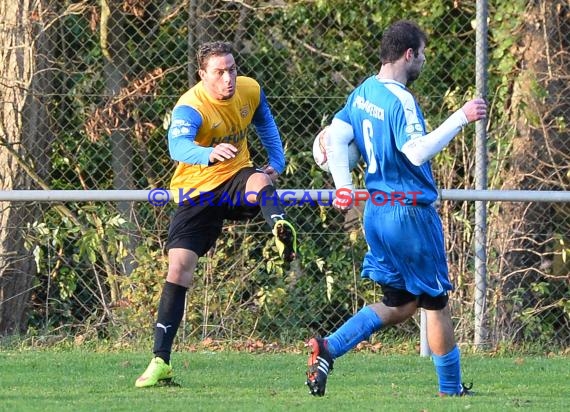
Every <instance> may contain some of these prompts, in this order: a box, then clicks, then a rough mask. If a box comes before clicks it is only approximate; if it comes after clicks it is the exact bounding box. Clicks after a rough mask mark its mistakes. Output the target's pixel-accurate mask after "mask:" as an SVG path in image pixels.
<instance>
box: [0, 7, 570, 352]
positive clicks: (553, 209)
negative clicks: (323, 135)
mask: <svg viewBox="0 0 570 412" xmlns="http://www.w3.org/2000/svg"><path fill="white" fill-rule="evenodd" d="M386 3H390V4H386ZM392 3H394V4H392ZM395 3H397V4H395ZM475 3H476V2H475V1H474V0H472V1H464V0H462V1H459V0H456V1H447V0H435V1H434V0H429V1H423V0H422V1H418V0H415V1H400V2H382V3H381V4H380V5H379V4H378V2H375V1H358V2H356V1H327V2H324V1H255V0H252V1H248V0H244V1H227V0H215V1H206V0H192V1H171V0H169V1H149V0H123V1H119V0H108V1H105V0H103V1H101V2H99V1H97V2H96V1H89V0H86V1H78V2H70V1H49V0H43V1H39V2H37V5H36V4H34V6H30V5H28V4H27V2H12V1H10V0H0V4H1V5H2V7H3V9H2V10H1V12H2V13H4V14H5V16H3V17H5V18H4V19H3V21H2V23H0V25H1V26H0V27H1V31H0V36H1V37H0V38H1V39H2V42H3V46H4V47H3V49H4V51H3V58H2V74H1V79H2V80H1V82H0V83H1V84H0V89H1V90H2V98H1V99H2V107H3V117H2V124H1V125H0V127H2V136H1V138H2V142H1V147H0V153H1V156H2V159H3V162H2V163H3V166H2V168H3V172H2V174H3V179H2V185H3V186H2V189H3V190H13V189H38V188H41V189H78V190H93V189H126V190H128V189H150V188H154V187H168V184H169V179H170V177H171V175H172V172H173V170H174V166H175V164H174V162H173V161H172V160H171V159H170V158H169V156H168V151H167V145H166V130H165V128H166V126H167V125H168V121H169V120H168V119H169V113H170V110H171V109H172V107H173V105H174V104H175V102H176V100H177V99H178V97H179V96H180V95H181V94H182V93H183V92H184V91H186V90H187V89H188V88H189V87H190V86H191V85H193V84H194V83H195V82H196V80H197V79H196V62H195V57H194V52H195V50H196V47H197V45H199V44H200V43H202V42H203V41H209V40H225V41H230V42H232V44H233V45H234V47H235V50H236V60H237V63H238V66H239V71H240V73H241V74H244V75H249V76H252V77H254V78H256V79H257V80H258V81H259V82H260V84H261V85H262V87H263V88H264V91H265V93H266V95H267V97H268V100H269V103H270V105H271V107H272V110H273V113H274V115H275V117H276V120H277V123H278V126H279V128H280V131H281V134H282V137H283V141H284V143H285V147H286V154H287V160H288V164H287V169H286V172H285V173H284V174H283V176H282V177H281V180H280V182H279V187H281V188H307V189H308V188H317V189H319V188H330V187H332V180H331V178H330V176H329V175H327V174H326V173H323V172H322V171H321V170H320V169H319V168H318V167H317V166H316V165H315V164H314V162H313V160H312V154H311V146H312V143H313V138H314V136H315V135H316V134H317V133H318V131H319V130H320V129H321V127H322V126H323V125H324V124H325V123H327V122H328V121H329V120H330V118H331V116H332V115H333V114H334V113H335V112H336V111H337V110H338V109H339V108H340V107H341V106H342V104H343V102H344V100H345V98H346V96H347V95H348V93H349V92H350V91H351V90H352V88H354V87H355V86H356V85H357V84H358V83H359V82H360V81H361V80H362V79H363V78H365V77H367V76H369V75H371V74H373V73H375V72H376V71H377V70H378V68H379V58H378V47H379V44H380V39H381V33H382V31H383V29H384V28H385V27H386V26H387V25H388V24H389V23H390V22H392V21H393V20H395V19H398V18H410V19H413V20H415V21H417V22H418V23H419V24H420V26H422V27H423V28H424V29H425V30H426V31H427V33H428V35H429V37H430V41H429V45H428V49H427V51H426V55H427V65H426V67H425V68H424V70H423V73H422V75H421V76H420V78H419V79H418V80H417V81H415V82H414V83H413V85H412V86H411V87H412V90H413V92H414V93H415V94H416V96H417V98H418V100H419V101H420V105H421V106H422V108H423V110H424V114H425V116H426V118H427V120H428V124H429V129H434V128H435V127H436V126H437V125H438V124H439V123H440V122H441V121H442V120H444V119H445V118H446V117H447V116H448V115H449V113H450V112H451V111H453V110H456V109H458V108H459V107H461V106H462V104H463V102H464V101H466V99H467V98H469V97H471V96H473V94H474V93H475V85H474V81H475V80H474V79H475V72H474V70H475V52H474V50H475V40H476V33H475V27H476V19H475V16H476V13H475V11H476V4H475ZM569 8H570V6H569V5H568V3H567V2H564V1H559V0H555V1H526V0H524V1H523V0H509V1H496V2H493V4H492V7H490V9H489V55H488V58H489V71H488V76H489V77H488V86H489V87H488V89H489V95H488V96H486V97H487V99H488V101H489V107H490V115H489V121H488V131H487V132H488V133H487V134H488V153H489V161H488V171H487V179H488V183H489V187H490V188H494V189H525V190H568V189H569V187H570V182H569V178H570V168H569V164H570V162H569V161H568V160H569V159H568V158H569V156H568V153H569V146H570V143H569V142H570V139H568V136H569V130H568V117H569V115H570V99H569V96H570V86H568V85H569V84H570V83H568V81H567V80H568V76H569V74H570V73H569V71H570V70H569V69H568V68H569V67H570V64H569V56H568V50H569V43H570V40H569V39H570V35H569V33H570V17H569ZM21 16H24V17H23V18H22V17H21ZM474 134H475V130H474V128H472V127H468V128H466V129H465V131H464V132H463V133H462V134H461V135H460V136H458V137H457V138H456V139H455V140H454V141H453V142H452V143H451V144H450V146H449V147H448V148H447V149H446V150H445V151H444V152H443V153H442V154H440V155H439V156H438V157H437V158H436V159H435V160H434V162H433V169H434V173H435V175H436V178H437V181H438V183H439V185H440V187H444V188H473V187H474V179H475V176H474V162H475V158H474V153H475V149H474V140H475V136H474ZM250 141H251V149H252V154H253V158H254V160H255V162H256V163H257V164H260V165H262V164H264V163H265V162H266V157H265V152H264V151H263V150H262V148H261V145H260V144H259V142H258V140H257V138H256V136H255V133H253V131H252V134H251V139H250ZM362 172H363V170H362V168H360V169H359V170H358V171H357V172H356V173H355V178H356V179H357V180H358V181H360V182H361V179H362ZM1 205H2V222H1V225H0V229H1V234H2V245H3V248H2V252H1V256H2V272H1V273H0V282H1V283H0V293H1V294H0V302H1V306H0V326H1V331H2V333H3V334H10V333H14V332H18V331H26V332H27V333H28V334H34V333H36V332H37V333H45V332H46V331H53V330H65V332H66V333H78V334H79V333H80V334H82V336H85V334H86V333H87V334H88V336H90V337H95V336H101V335H105V336H113V337H114V338H115V339H122V338H124V339H126V338H131V337H138V336H140V335H146V334H149V333H150V331H151V329H152V324H153V321H154V316H155V311H156V308H157V304H158V297H159V294H160V289H161V287H162V283H163V279H164V275H165V273H166V267H167V263H166V257H165V254H164V241H165V238H166V230H167V228H168V223H169V216H170V213H171V212H172V210H173V207H174V206H173V205H168V206H166V207H162V208H159V207H152V206H151V205H150V204H148V203H145V202H134V203H133V202H81V203H76V202H65V203H64V202H62V203H50V204H44V203H36V202H27V203H16V202H14V203H10V202H2V203H1ZM287 211H288V214H289V216H290V218H291V220H292V221H293V222H295V224H296V225H297V227H298V231H299V234H300V239H301V253H302V256H303V259H302V264H301V266H300V267H296V266H293V267H292V268H286V267H284V265H283V264H282V262H280V260H279V259H278V258H277V256H276V255H277V254H276V252H275V250H274V247H273V240H272V238H271V236H270V233H269V230H268V228H266V227H265V224H264V222H263V220H262V219H261V218H258V219H254V220H252V221H251V222H249V223H239V224H235V223H232V222H228V224H227V226H226V227H225V229H224V232H223V236H222V237H221V238H220V239H219V241H218V242H217V244H216V246H215V248H214V249H213V250H211V251H210V252H209V253H208V255H207V256H206V257H204V258H202V259H201V264H200V267H199V269H198V271H197V273H196V276H195V285H194V287H193V289H192V290H191V292H190V293H189V295H188V302H187V312H186V316H185V324H184V327H183V330H182V332H181V337H182V339H194V338H198V339H203V338H206V337H211V338H215V339H228V340H229V339H244V338H259V339H263V340H267V341H270V340H279V341H282V342H291V341H295V340H297V339H303V338H306V337H307V336H309V335H311V334H313V333H319V334H325V333H327V332H329V331H331V330H333V329H334V328H335V327H337V326H338V325H339V324H340V323H341V322H342V321H344V320H345V319H347V318H348V317H349V316H351V315H352V314H353V313H354V312H355V311H356V310H357V309H358V308H360V307H361V306H362V305H363V304H365V303H370V302H373V301H377V300H379V299H380V291H379V290H378V289H377V288H376V287H375V286H374V285H373V284H371V283H368V282H366V281H363V280H361V279H360V275H359V270H360V263H361V259H362V257H363V255H364V252H365V250H366V245H365V242H364V240H363V236H362V233H361V228H360V221H359V218H360V214H359V211H358V210H355V211H354V212H353V213H351V214H349V215H347V216H344V215H340V214H338V213H336V212H335V211H333V210H331V208H330V207H326V206H309V205H306V206H302V207H290V208H288V209H287ZM440 212H441V216H442V220H443V223H444V228H445V233H446V243H447V248H448V252H449V264H450V271H451V277H452V279H453V282H454V283H455V285H456V290H455V292H454V294H453V296H452V309H453V314H454V318H455V320H456V326H457V331H458V335H459V338H460V340H461V341H463V342H472V340H473V333H474V330H473V328H474V326H473V318H474V313H473V311H474V309H473V308H474V289H475V279H474V252H473V250H474V226H473V221H474V206H473V203H472V202H467V201H463V202H460V201H444V202H442V203H441V205H440ZM488 214H489V218H488V244H487V245H485V250H486V252H487V262H486V264H487V278H488V290H487V291H486V293H485V296H486V297H487V305H486V307H485V314H486V324H487V327H488V335H487V336H486V342H488V343H490V344H492V345H496V344H499V343H501V342H511V343H516V344H523V345H524V344H526V343H529V344H530V343H532V344H533V345H535V344H537V345H540V346H541V347H548V346H550V345H554V346H556V347H567V346H568V343H569V342H570V302H569V297H570V282H569V273H570V263H569V262H568V259H567V253H568V251H569V249H570V248H569V247H568V242H570V239H569V237H568V236H569V235H568V234H569V230H568V228H569V226H570V208H569V207H568V203H555V202H551V203H548V202H540V203H535V202H491V203H489V205H488ZM389 336H394V338H399V337H405V338H412V339H417V337H418V325H417V320H416V321H413V322H412V321H410V322H408V323H406V324H404V325H402V326H400V327H398V328H394V329H393V330H392V331H389V332H386V333H383V334H382V336H381V339H387V338H388V337H389Z"/></svg>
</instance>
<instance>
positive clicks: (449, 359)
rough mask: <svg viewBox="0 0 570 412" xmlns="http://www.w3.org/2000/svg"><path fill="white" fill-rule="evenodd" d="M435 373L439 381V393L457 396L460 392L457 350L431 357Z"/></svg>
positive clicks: (459, 369)
mask: <svg viewBox="0 0 570 412" xmlns="http://www.w3.org/2000/svg"><path fill="white" fill-rule="evenodd" d="M432 359H433V364H434V365H435V372H436V373H437V378H438V380H439V391H440V392H441V393H445V394H448V395H457V394H459V393H460V392H461V365H460V353H459V348H458V347H457V346H455V347H454V348H453V350H452V351H451V352H449V353H447V354H445V355H443V356H438V355H432Z"/></svg>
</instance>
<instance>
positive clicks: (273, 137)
mask: <svg viewBox="0 0 570 412" xmlns="http://www.w3.org/2000/svg"><path fill="white" fill-rule="evenodd" d="M252 123H253V125H254V126H255V129H256V130H257V134H258V135H259V138H260V139H261V143H262V144H263V147H265V150H267V155H268V156H269V164H270V165H271V166H273V168H274V169H275V170H276V171H277V173H280V174H281V173H283V170H285V152H284V151H283V143H282V142H281V137H280V136H279V131H278V130H277V125H276V124H275V120H274V119H273V115H272V114H271V109H269V104H268V103H267V98H266V97H265V93H263V90H262V91H261V97H260V100H259V106H258V107H257V109H256V110H255V113H254V114H253V119H252Z"/></svg>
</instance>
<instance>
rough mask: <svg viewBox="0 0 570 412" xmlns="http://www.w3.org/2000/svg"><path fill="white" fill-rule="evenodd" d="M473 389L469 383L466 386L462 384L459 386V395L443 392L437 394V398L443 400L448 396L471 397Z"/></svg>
mask: <svg viewBox="0 0 570 412" xmlns="http://www.w3.org/2000/svg"><path fill="white" fill-rule="evenodd" d="M472 387H473V383H470V384H469V385H466V384H464V383H462V384H461V390H460V391H459V393H443V392H439V393H438V396H439V397H440V398H445V397H448V396H473V395H475V393H474V392H473V391H472V390H471V388H472Z"/></svg>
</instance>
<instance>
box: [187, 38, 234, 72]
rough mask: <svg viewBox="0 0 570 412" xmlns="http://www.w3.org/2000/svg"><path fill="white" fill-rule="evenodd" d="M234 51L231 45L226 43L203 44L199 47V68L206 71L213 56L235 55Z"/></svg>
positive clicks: (197, 53)
mask: <svg viewBox="0 0 570 412" xmlns="http://www.w3.org/2000/svg"><path fill="white" fill-rule="evenodd" d="M233 53H234V50H233V47H232V45H231V43H228V42H224V41H213V42H208V43H203V44H202V45H201V46H200V47H198V51H197V52H196V60H197V62H198V68H199V69H202V70H205V69H206V66H207V65H208V60H209V59H210V57H212V56H225V55H226V54H233Z"/></svg>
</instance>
